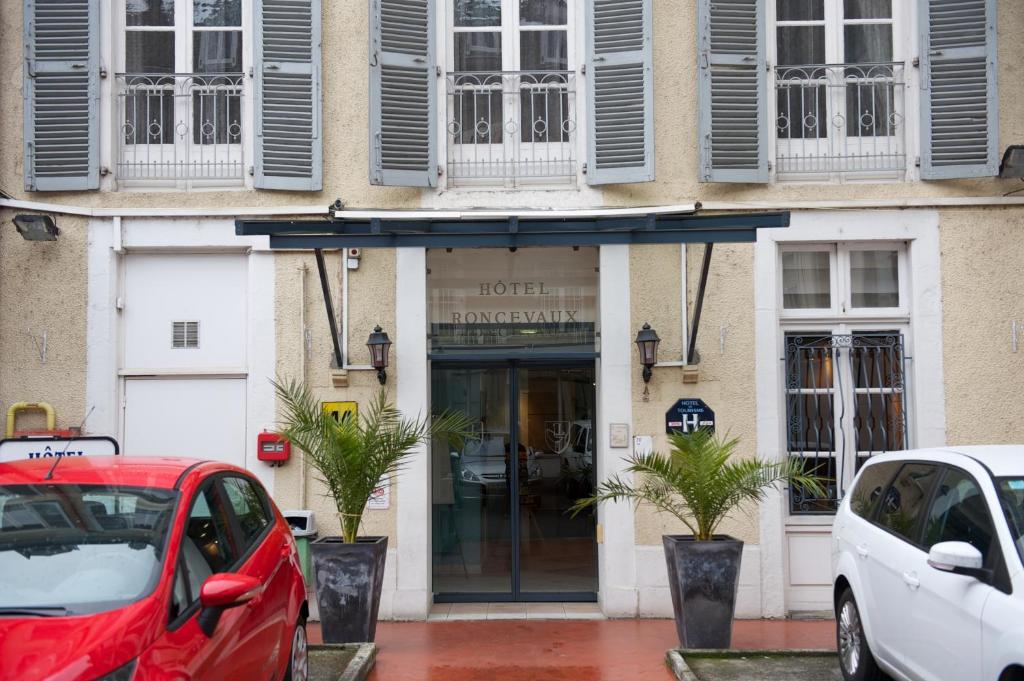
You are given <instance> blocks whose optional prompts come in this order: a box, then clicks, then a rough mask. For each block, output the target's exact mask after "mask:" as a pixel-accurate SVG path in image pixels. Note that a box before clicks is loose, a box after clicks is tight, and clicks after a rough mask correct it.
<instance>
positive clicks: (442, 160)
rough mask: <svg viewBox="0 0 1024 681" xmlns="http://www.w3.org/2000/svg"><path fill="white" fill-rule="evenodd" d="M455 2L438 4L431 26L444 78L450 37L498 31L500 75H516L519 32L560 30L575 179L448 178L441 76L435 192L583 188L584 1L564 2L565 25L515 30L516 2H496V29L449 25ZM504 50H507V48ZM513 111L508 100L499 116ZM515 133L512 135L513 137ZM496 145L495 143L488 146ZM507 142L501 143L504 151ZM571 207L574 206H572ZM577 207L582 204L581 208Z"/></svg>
mask: <svg viewBox="0 0 1024 681" xmlns="http://www.w3.org/2000/svg"><path fill="white" fill-rule="evenodd" d="M455 2H456V0H442V1H441V2H440V3H439V5H438V9H439V10H440V11H443V18H442V20H440V21H438V22H437V26H438V33H439V35H438V36H437V38H438V40H437V44H438V48H439V49H438V54H441V55H443V58H442V59H441V65H442V71H443V73H444V74H446V75H447V74H450V73H453V72H454V71H455V40H454V34H455V33H474V32H487V33H498V34H499V35H501V45H502V48H501V55H502V71H518V70H520V69H519V65H520V64H521V54H520V52H521V46H520V41H519V36H520V32H529V31H545V30H559V29H564V30H565V31H566V41H567V47H566V61H567V69H566V70H567V71H568V72H569V73H572V74H574V77H575V96H573V97H571V98H570V101H569V107H570V111H574V112H575V118H576V139H575V148H574V149H573V150H572V151H573V156H574V158H575V159H576V171H575V176H574V177H573V178H572V179H571V180H564V181H558V180H552V179H550V178H537V179H530V178H523V177H519V178H516V179H515V182H514V183H513V182H512V181H511V180H510V179H509V178H501V177H494V178H459V179H458V181H457V182H454V181H452V180H451V179H450V178H449V177H448V157H447V156H448V136H449V129H448V125H449V118H448V91H447V84H446V80H447V79H446V78H441V79H440V85H439V87H440V90H439V96H438V121H439V128H438V129H439V131H440V132H439V137H440V139H439V140H438V141H439V145H438V148H439V154H438V156H439V159H438V160H439V164H440V167H441V168H443V169H444V177H443V179H442V181H441V182H439V183H438V193H442V192H445V191H452V190H455V191H458V190H463V189H469V190H474V189H482V190H496V189H515V190H516V191H518V192H520V193H521V192H523V191H529V190H532V189H533V190H571V191H573V192H574V193H575V192H576V190H578V189H579V188H580V187H581V186H583V185H585V183H586V178H585V176H584V174H583V165H584V163H585V160H586V153H587V147H586V138H585V134H586V132H585V131H586V126H585V116H586V109H585V108H584V107H585V103H586V83H585V80H586V79H585V78H583V77H582V76H581V73H580V71H581V68H582V65H583V62H584V55H585V50H584V45H583V40H584V38H585V35H584V33H585V27H584V25H583V24H584V16H585V14H584V4H583V3H584V2H586V0H567V2H566V12H567V14H566V24H564V25H561V26H558V25H544V26H521V25H520V23H519V18H520V13H519V9H520V8H519V0H501V3H502V11H501V26H500V27H496V26H455ZM507 48H508V49H507ZM514 108H515V107H510V105H509V103H508V102H505V105H504V109H505V111H504V114H505V116H506V120H507V119H508V116H509V114H510V112H511V114H512V115H513V116H514V117H515V119H518V118H519V116H520V114H519V112H518V111H512V109H514ZM516 134H518V132H517V133H516ZM506 137H507V134H506ZM494 146H498V145H494ZM507 146H508V142H506V147H507ZM573 203H575V202H573ZM581 205H582V204H581Z"/></svg>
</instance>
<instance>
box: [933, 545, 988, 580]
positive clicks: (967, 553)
mask: <svg viewBox="0 0 1024 681" xmlns="http://www.w3.org/2000/svg"><path fill="white" fill-rule="evenodd" d="M928 565H930V566H932V567H933V568H935V569H936V570H940V571H942V572H950V573H952V574H954V575H964V576H966V577H974V578H975V579H977V580H979V581H982V582H985V583H986V584H991V583H992V578H993V573H992V570H986V569H985V568H984V567H982V566H983V565H984V559H983V558H982V555H981V551H979V550H978V549H977V548H975V547H974V546H971V545H970V544H968V543H967V542H963V541H944V542H940V543H938V544H936V545H934V546H933V547H932V548H931V550H930V551H929V552H928Z"/></svg>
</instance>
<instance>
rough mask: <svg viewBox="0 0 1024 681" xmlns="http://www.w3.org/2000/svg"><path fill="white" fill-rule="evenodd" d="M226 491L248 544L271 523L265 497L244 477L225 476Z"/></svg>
mask: <svg viewBox="0 0 1024 681" xmlns="http://www.w3.org/2000/svg"><path fill="white" fill-rule="evenodd" d="M224 491H225V492H227V495H228V500H229V501H230V502H231V508H232V509H234V511H235V517H236V518H237V519H238V524H239V525H240V526H241V527H242V536H243V538H244V540H245V542H246V545H248V544H249V543H250V542H251V541H252V540H253V539H255V538H256V536H257V535H259V533H260V532H262V531H263V528H265V527H266V526H267V525H269V524H270V519H269V518H268V517H267V511H266V508H265V507H264V505H263V499H262V498H261V497H260V493H259V492H258V491H257V489H256V487H255V486H254V485H253V484H252V483H251V482H249V481H248V480H243V479H242V478H225V479H224Z"/></svg>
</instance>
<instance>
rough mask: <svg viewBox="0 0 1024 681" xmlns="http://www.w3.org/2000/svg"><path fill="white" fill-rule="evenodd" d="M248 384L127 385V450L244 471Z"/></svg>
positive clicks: (134, 381)
mask: <svg viewBox="0 0 1024 681" xmlns="http://www.w3.org/2000/svg"><path fill="white" fill-rule="evenodd" d="M245 383H246V381H245V379H244V378H131V379H128V380H126V381H125V401H124V439H123V440H122V451H123V452H124V453H125V454H127V455H129V456H137V455H147V456H148V455H154V456H187V457H190V458H201V459H212V460H214V461H223V462H224V463H230V464H234V465H235V466H241V467H242V468H245V464H246V460H245V459H246V447H245V392H246V390H245Z"/></svg>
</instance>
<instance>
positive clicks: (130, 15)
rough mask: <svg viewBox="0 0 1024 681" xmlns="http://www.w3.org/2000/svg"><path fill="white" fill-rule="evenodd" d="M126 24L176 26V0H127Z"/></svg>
mask: <svg viewBox="0 0 1024 681" xmlns="http://www.w3.org/2000/svg"><path fill="white" fill-rule="evenodd" d="M124 9H125V11H124V16H125V25H127V26H174V0H126V2H125V8H124Z"/></svg>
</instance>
